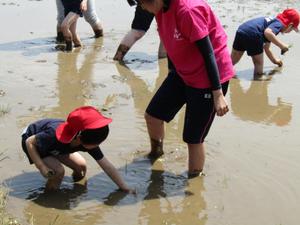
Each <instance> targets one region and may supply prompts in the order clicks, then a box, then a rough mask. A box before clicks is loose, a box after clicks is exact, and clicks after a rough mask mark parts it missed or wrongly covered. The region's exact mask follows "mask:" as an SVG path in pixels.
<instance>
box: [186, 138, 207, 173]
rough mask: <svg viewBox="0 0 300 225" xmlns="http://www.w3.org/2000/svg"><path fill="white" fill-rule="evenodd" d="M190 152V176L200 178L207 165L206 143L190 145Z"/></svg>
mask: <svg viewBox="0 0 300 225" xmlns="http://www.w3.org/2000/svg"><path fill="white" fill-rule="evenodd" d="M188 150H189V161H188V163H189V165H188V174H189V177H190V178H192V177H195V176H199V174H200V173H201V172H202V171H203V167H204V163H205V148H204V143H199V144H188Z"/></svg>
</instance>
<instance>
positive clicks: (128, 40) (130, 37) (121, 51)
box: [113, 29, 146, 61]
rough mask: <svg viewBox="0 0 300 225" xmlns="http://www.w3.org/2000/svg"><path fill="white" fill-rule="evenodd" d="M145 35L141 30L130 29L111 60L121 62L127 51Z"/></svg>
mask: <svg viewBox="0 0 300 225" xmlns="http://www.w3.org/2000/svg"><path fill="white" fill-rule="evenodd" d="M145 33H146V32H145V31H143V30H135V29H131V30H130V31H129V32H128V33H127V34H126V35H125V36H124V38H123V39H122V41H121V43H120V45H119V47H118V49H117V51H116V53H115V55H114V58H113V59H114V60H117V61H121V60H123V58H124V56H125V55H126V53H127V52H128V51H129V49H130V48H131V47H132V46H133V45H134V43H135V42H136V41H137V40H139V39H141V38H142V37H143V36H144V35H145Z"/></svg>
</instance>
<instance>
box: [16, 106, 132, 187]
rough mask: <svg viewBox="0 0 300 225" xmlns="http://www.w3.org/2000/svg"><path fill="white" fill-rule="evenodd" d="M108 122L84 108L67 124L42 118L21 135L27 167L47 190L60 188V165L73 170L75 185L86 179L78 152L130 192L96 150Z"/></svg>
mask: <svg viewBox="0 0 300 225" xmlns="http://www.w3.org/2000/svg"><path fill="white" fill-rule="evenodd" d="M111 121H112V120H111V119H110V118H106V117H104V116H103V115H102V114H101V113H100V112H99V111H98V110H97V109H95V108H94V107H91V106H83V107H80V108H77V109H75V110H73V111H72V112H71V113H70V114H69V115H68V118H67V121H64V120H61V119H42V120H39V121H36V122H34V123H32V124H30V125H29V126H28V127H27V128H26V130H25V131H24V133H23V134H22V148H23V151H24V152H25V153H26V156H27V157H28V160H29V162H30V164H34V165H35V166H36V168H37V169H38V170H39V171H40V173H41V174H42V176H43V177H45V178H46V179H47V183H46V190H56V189H58V188H59V186H60V184H61V182H62V180H63V177H64V175H65V169H64V167H63V165H65V166H67V167H69V168H70V169H72V170H73V174H72V177H73V180H74V182H77V181H80V180H82V179H83V178H84V177H85V175H86V171H87V165H86V161H85V159H84V158H83V157H82V156H81V155H80V154H79V153H78V151H83V152H87V153H88V154H90V155H91V156H92V157H93V158H94V159H95V160H96V162H97V163H98V165H99V166H100V167H101V168H102V169H103V170H104V172H105V173H106V174H107V175H108V176H109V177H110V178H111V179H112V180H113V181H114V182H115V183H116V184H117V185H118V187H119V188H120V189H121V190H123V191H125V192H133V190H131V189H130V188H129V187H128V186H127V185H126V184H125V183H124V181H123V179H122V177H121V176H120V174H119V172H118V170H117V169H116V168H115V167H114V166H113V165H112V164H111V163H110V162H109V161H108V159H107V158H106V157H105V156H104V155H103V153H102V151H101V149H100V147H99V145H100V144H101V143H102V142H103V141H104V140H105V139H106V138H107V136H108V133H109V127H108V124H109V123H110V122H111Z"/></svg>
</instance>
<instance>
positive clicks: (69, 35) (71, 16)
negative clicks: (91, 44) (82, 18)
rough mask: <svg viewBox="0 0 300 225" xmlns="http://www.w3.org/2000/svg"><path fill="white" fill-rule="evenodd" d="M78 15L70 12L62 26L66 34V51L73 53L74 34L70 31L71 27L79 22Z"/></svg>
mask: <svg viewBox="0 0 300 225" xmlns="http://www.w3.org/2000/svg"><path fill="white" fill-rule="evenodd" d="M78 17H79V16H78V15H77V14H76V13H73V12H70V13H68V15H67V16H66V17H65V19H64V20H63V22H62V24H61V30H62V32H63V34H64V38H65V40H66V45H67V46H66V50H67V51H71V50H72V40H73V37H72V33H71V31H70V27H71V25H72V24H73V23H74V22H75V21H77V19H78Z"/></svg>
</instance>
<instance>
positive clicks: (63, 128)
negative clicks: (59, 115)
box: [55, 122, 77, 144]
mask: <svg viewBox="0 0 300 225" xmlns="http://www.w3.org/2000/svg"><path fill="white" fill-rule="evenodd" d="M76 133H77V131H74V130H73V129H71V128H70V127H69V126H68V123H67V122H64V123H62V124H60V125H59V126H58V127H57V128H56V131H55V134H56V138H57V140H59V141H60V142H62V143H65V144H67V143H70V142H71V141H72V139H73V138H74V136H75V135H76Z"/></svg>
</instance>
